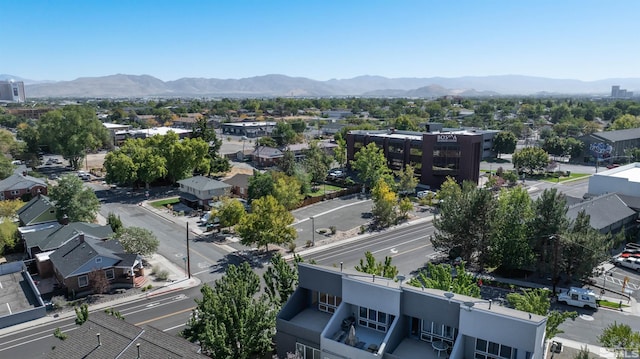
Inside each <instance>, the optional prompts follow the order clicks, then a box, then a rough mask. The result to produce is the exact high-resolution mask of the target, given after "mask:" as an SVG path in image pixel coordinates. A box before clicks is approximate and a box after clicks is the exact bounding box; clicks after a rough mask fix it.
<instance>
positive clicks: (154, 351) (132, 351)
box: [47, 311, 206, 359]
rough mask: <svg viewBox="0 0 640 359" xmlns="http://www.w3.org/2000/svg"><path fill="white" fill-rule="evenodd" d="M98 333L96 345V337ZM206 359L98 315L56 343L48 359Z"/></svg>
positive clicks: (165, 337)
mask: <svg viewBox="0 0 640 359" xmlns="http://www.w3.org/2000/svg"><path fill="white" fill-rule="evenodd" d="M98 333H100V344H101V345H98V337H97V334H98ZM137 344H140V347H139V350H140V356H139V358H206V356H204V355H202V354H198V351H199V349H200V348H199V347H198V345H196V344H193V343H190V342H188V341H186V340H184V339H181V338H179V337H177V336H173V335H171V334H167V333H165V332H163V331H161V330H158V329H155V328H153V327H151V326H144V327H138V326H135V325H133V324H129V323H127V322H125V321H124V320H121V319H118V318H116V317H113V316H111V315H107V314H105V313H103V312H101V311H96V312H92V313H91V315H90V316H89V319H88V320H87V321H86V322H85V323H84V324H83V325H81V326H79V327H77V329H76V330H73V331H71V332H70V333H69V337H68V338H67V339H66V340H64V341H59V342H57V343H56V346H55V349H53V350H52V351H51V352H49V354H48V355H47V358H49V359H70V358H88V359H91V358H122V359H134V358H138V346H137Z"/></svg>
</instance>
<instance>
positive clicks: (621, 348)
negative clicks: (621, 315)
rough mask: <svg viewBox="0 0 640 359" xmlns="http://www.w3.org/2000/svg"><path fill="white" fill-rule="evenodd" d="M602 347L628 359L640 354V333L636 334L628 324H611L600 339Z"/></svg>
mask: <svg viewBox="0 0 640 359" xmlns="http://www.w3.org/2000/svg"><path fill="white" fill-rule="evenodd" d="M598 341H599V342H600V344H602V346H604V347H605V348H609V349H614V350H617V351H618V352H617V356H618V357H619V358H620V357H621V358H627V357H629V356H627V355H629V354H638V352H640V332H634V331H633V330H632V329H631V326H629V325H628V324H618V322H613V324H609V325H608V326H607V327H606V328H604V330H603V331H602V334H600V336H599V337H598Z"/></svg>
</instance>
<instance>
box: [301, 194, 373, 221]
mask: <svg viewBox="0 0 640 359" xmlns="http://www.w3.org/2000/svg"><path fill="white" fill-rule="evenodd" d="M369 201H371V200H370V199H365V200H364V201H358V202H353V203H348V204H345V205H342V206H340V207H336V208H332V209H330V210H328V211H324V212H322V213H318V214H314V215H313V217H314V218H318V217H320V216H324V215H325V214H327V213H331V212H335V211H337V210H340V209H343V208H346V207H350V206H355V205H356V204H360V203H365V202H369ZM308 220H309V217H307V218H303V219H301V220H299V221H297V222H294V223H292V224H291V225H292V226H295V225H297V224H300V223H304V222H306V221H308Z"/></svg>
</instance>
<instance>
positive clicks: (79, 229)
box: [18, 222, 113, 258]
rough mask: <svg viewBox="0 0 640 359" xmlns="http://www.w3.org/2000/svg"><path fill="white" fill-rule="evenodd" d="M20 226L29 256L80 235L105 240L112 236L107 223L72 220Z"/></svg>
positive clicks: (48, 249) (58, 246)
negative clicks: (35, 226) (64, 222)
mask: <svg viewBox="0 0 640 359" xmlns="http://www.w3.org/2000/svg"><path fill="white" fill-rule="evenodd" d="M32 228H33V227H21V228H19V229H18V231H19V232H20V233H21V236H22V239H23V240H24V247H25V251H26V253H27V255H28V256H29V258H35V255H36V254H38V253H41V252H49V251H53V250H56V249H58V248H60V247H62V246H63V245H64V244H65V243H67V242H68V241H70V240H72V239H74V238H77V237H78V236H80V235H84V236H85V237H91V238H94V239H101V240H105V239H108V238H111V237H112V236H113V230H112V229H111V226H109V225H105V226H103V225H100V224H94V223H84V222H72V223H69V224H66V225H65V224H60V223H58V222H55V223H51V222H49V223H47V224H44V225H42V226H39V227H37V228H33V229H32Z"/></svg>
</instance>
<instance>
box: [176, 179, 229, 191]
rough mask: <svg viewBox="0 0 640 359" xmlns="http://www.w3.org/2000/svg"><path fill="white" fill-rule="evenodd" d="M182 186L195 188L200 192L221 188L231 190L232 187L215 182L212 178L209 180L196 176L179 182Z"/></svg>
mask: <svg viewBox="0 0 640 359" xmlns="http://www.w3.org/2000/svg"><path fill="white" fill-rule="evenodd" d="M178 183H180V184H181V185H183V186H185V187H189V188H193V189H196V190H199V191H209V190H213V189H221V188H229V187H231V186H230V185H228V184H226V183H224V182H221V181H218V180H214V179H212V178H208V177H205V176H194V177H191V178H185V179H183V180H180V181H178Z"/></svg>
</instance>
